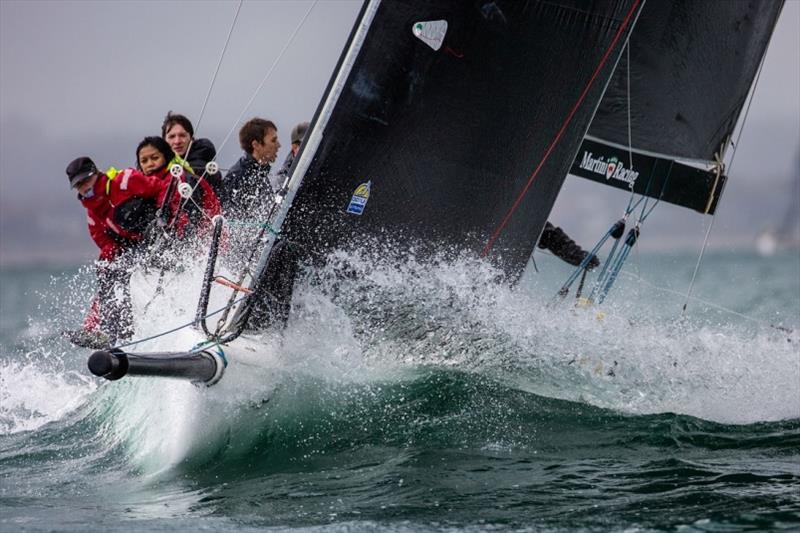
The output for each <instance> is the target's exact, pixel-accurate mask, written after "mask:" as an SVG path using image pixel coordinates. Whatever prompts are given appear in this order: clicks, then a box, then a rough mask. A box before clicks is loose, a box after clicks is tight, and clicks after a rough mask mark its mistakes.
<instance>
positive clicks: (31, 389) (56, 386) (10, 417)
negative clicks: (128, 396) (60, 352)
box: [0, 353, 96, 435]
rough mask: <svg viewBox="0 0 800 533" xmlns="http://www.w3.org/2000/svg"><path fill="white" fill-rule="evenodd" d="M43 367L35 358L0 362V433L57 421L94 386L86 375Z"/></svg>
mask: <svg viewBox="0 0 800 533" xmlns="http://www.w3.org/2000/svg"><path fill="white" fill-rule="evenodd" d="M39 355H41V356H42V357H47V356H48V354H46V353H42V354H39ZM42 366H43V365H42V360H41V359H40V358H34V357H26V358H24V360H19V361H17V360H2V361H0V434H4V435H10V434H12V433H19V432H22V431H32V430H35V429H38V428H40V427H42V426H43V425H45V424H47V423H49V422H53V421H55V420H59V419H61V418H62V417H64V416H65V415H66V414H68V413H70V412H72V411H73V410H75V409H76V408H78V407H79V406H80V405H82V404H83V403H84V402H85V401H86V399H87V398H88V397H89V396H90V395H91V393H92V392H93V391H94V390H95V388H96V385H95V384H94V382H93V381H92V380H91V379H89V378H88V377H87V376H83V375H80V374H78V373H77V372H71V371H68V372H63V371H56V370H55V369H52V368H51V369H47V370H43V369H42Z"/></svg>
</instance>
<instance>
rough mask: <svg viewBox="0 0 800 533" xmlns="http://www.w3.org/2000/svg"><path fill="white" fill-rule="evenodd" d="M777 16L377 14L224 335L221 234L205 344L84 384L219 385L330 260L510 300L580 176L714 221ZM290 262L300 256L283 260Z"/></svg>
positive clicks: (139, 361) (467, 9) (574, 8)
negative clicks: (572, 178)
mask: <svg viewBox="0 0 800 533" xmlns="http://www.w3.org/2000/svg"><path fill="white" fill-rule="evenodd" d="M781 8H782V1H780V0H777V1H769V2H755V3H754V2H745V1H737V0H733V1H729V2H716V1H713V0H699V1H698V0H673V1H670V2H647V3H645V2H643V1H642V0H607V1H602V2H579V1H573V0H556V1H552V0H551V1H546V2H545V1H539V2H535V1H533V2H517V1H503V0H494V1H488V0H484V1H471V2H463V1H456V0H453V1H448V2H435V3H431V2H424V1H420V0H393V1H391V2H382V1H380V0H368V1H366V2H365V3H364V4H363V6H362V8H361V10H360V12H359V15H358V17H357V19H356V22H355V25H354V27H353V30H352V32H351V34H350V36H349V39H348V41H347V44H346V46H345V48H344V51H343V53H342V55H341V57H340V59H339V62H338V64H337V66H336V68H335V70H334V73H333V75H332V77H331V80H330V82H329V84H328V87H327V89H326V91H325V95H324V97H323V99H322V101H321V103H320V105H319V107H318V109H317V111H316V113H315V115H314V117H313V120H312V121H311V127H310V129H309V133H308V134H307V137H306V139H305V141H304V143H303V145H302V148H301V151H300V153H299V154H298V156H297V158H296V159H295V162H294V164H293V166H292V169H291V174H290V178H289V180H288V182H287V184H286V187H285V189H284V192H283V194H282V195H281V196H280V198H279V199H278V201H277V202H276V204H275V209H274V211H273V213H272V215H271V217H270V220H269V224H268V228H269V230H268V231H264V232H263V234H262V238H261V248H260V253H259V255H258V257H257V258H256V259H255V260H254V261H253V264H252V268H250V269H248V271H247V275H246V276H244V278H243V279H242V280H241V283H237V284H229V286H230V285H232V287H231V288H230V289H229V290H231V291H232V293H231V296H230V298H229V300H228V302H229V303H228V306H227V308H226V309H225V317H226V318H225V320H224V321H219V322H218V324H219V326H218V327H217V328H216V329H215V330H213V331H212V330H211V328H209V327H207V326H206V322H205V320H206V318H207V316H208V315H209V313H208V301H209V294H210V292H211V288H212V286H214V285H213V283H214V280H215V278H216V274H215V271H216V268H217V267H216V257H217V252H218V241H219V239H218V237H219V234H220V232H221V230H222V225H223V222H221V221H218V222H217V231H216V233H215V236H216V237H217V238H215V241H214V243H213V244H212V246H211V251H210V253H209V258H208V264H207V269H206V276H205V279H204V282H203V290H202V297H201V302H200V305H199V306H198V313H197V320H196V322H195V325H196V327H197V329H198V331H202V332H203V334H204V337H205V339H204V340H203V342H201V343H200V344H199V345H198V346H196V347H194V348H192V349H188V348H187V350H186V351H184V352H179V353H148V354H134V353H126V352H124V351H122V350H121V349H109V350H102V351H98V352H95V353H94V354H92V356H91V357H90V359H89V368H90V370H91V371H92V372H93V373H94V374H95V375H98V376H102V377H105V378H107V379H112V380H113V379H119V378H121V377H123V376H125V375H150V376H165V377H173V378H182V379H188V380H191V381H194V382H198V383H205V384H206V385H211V384H214V383H216V382H218V381H219V380H220V379H221V378H222V377H223V375H224V372H225V368H226V366H227V365H229V364H232V365H235V364H236V362H237V361H240V360H246V359H252V358H253V357H254V355H253V354H256V353H257V352H258V340H257V338H256V337H254V336H252V335H250V333H249V331H248V330H249V328H250V327H252V326H253V317H252V313H253V309H254V308H256V307H257V305H258V304H259V302H261V303H263V302H264V301H269V298H268V296H270V294H271V289H273V288H274V287H275V283H276V281H275V280H276V277H277V276H278V274H279V273H280V272H285V271H287V269H288V270H289V271H291V270H292V268H294V266H293V264H294V262H296V261H302V262H304V263H306V264H311V265H313V264H314V263H315V262H316V261H318V260H320V258H322V259H324V258H325V257H326V256H327V255H328V254H330V253H331V252H333V251H336V250H345V251H347V250H353V249H360V250H369V251H370V252H372V253H374V254H376V255H379V256H382V257H392V256H393V255H395V254H396V255H398V256H402V255H403V254H406V253H409V250H413V253H414V254H415V255H416V256H417V257H419V258H421V260H425V258H438V259H441V258H442V257H445V258H446V257H456V256H459V255H463V254H467V255H471V256H475V257H480V258H483V260H485V261H488V262H490V263H491V264H492V265H494V266H495V267H497V268H498V269H499V271H501V272H503V273H504V275H505V280H506V281H507V282H508V283H514V282H515V281H516V280H517V279H518V278H519V277H520V275H521V273H522V272H523V270H524V269H525V266H526V264H527V263H528V261H529V259H530V257H531V255H532V253H533V251H534V248H535V246H536V242H537V240H538V238H539V236H540V234H541V232H542V230H543V228H544V226H545V223H546V221H547V218H548V215H549V213H550V210H551V208H552V206H553V203H554V202H555V200H556V198H557V197H558V194H559V191H560V189H561V187H562V184H563V182H564V180H565V178H566V176H567V174H569V173H572V174H575V175H578V176H581V177H584V178H587V179H592V180H595V181H599V182H601V183H605V184H607V185H611V186H615V187H618V188H622V189H625V190H626V191H628V192H629V193H630V194H636V195H641V196H643V197H650V198H656V199H658V200H661V201H664V202H669V203H674V204H676V205H681V206H683V207H686V208H689V209H693V210H695V211H699V212H701V213H705V214H713V213H714V211H715V209H716V207H717V205H718V204H719V201H720V197H721V194H722V191H723V190H724V185H725V181H726V177H725V174H724V156H725V149H726V147H727V146H728V145H729V144H730V142H731V136H732V133H733V130H734V128H735V126H736V123H737V121H738V118H739V115H740V113H741V111H742V108H743V106H744V103H745V100H746V97H747V94H748V91H749V90H750V87H751V85H752V84H753V80H754V78H755V76H756V72H757V70H758V67H759V64H760V62H761V60H762V58H763V56H764V53H765V51H766V47H767V44H768V42H769V38H770V35H771V33H772V30H773V28H774V26H775V23H776V21H777V18H778V15H779V14H780V11H781ZM287 242H288V243H291V244H292V246H293V248H294V249H295V250H301V253H300V254H288V253H286V252H285V250H286V247H284V246H282V243H287ZM297 255H300V257H297ZM312 268H313V266H312ZM215 288H216V287H215ZM226 290H228V289H226ZM284 303H285V302H284Z"/></svg>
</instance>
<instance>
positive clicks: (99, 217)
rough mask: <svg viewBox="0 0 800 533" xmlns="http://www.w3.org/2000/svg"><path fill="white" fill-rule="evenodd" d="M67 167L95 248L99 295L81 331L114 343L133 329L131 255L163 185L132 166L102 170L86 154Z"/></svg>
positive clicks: (80, 339) (159, 202)
mask: <svg viewBox="0 0 800 533" xmlns="http://www.w3.org/2000/svg"><path fill="white" fill-rule="evenodd" d="M66 172H67V177H68V179H69V184H70V187H72V188H73V189H75V190H76V191H77V192H78V200H80V202H81V204H82V205H83V207H85V208H86V212H87V221H88V224H89V234H90V235H91V236H92V239H93V240H94V242H95V243H96V244H97V247H98V248H100V257H99V259H98V261H97V268H96V274H97V281H98V289H99V290H98V296H97V297H96V298H95V299H94V302H93V303H92V306H91V310H90V312H89V315H88V316H87V318H86V320H85V321H84V324H83V331H84V332H86V333H92V332H96V333H98V335H97V336H96V339H95V340H96V341H98V342H96V344H100V345H103V344H108V343H114V342H115V341H118V340H121V339H125V338H128V337H130V336H131V335H132V334H133V313H132V310H131V302H130V288H129V282H130V275H131V272H130V266H131V262H132V255H133V254H134V253H135V252H136V251H137V248H138V246H139V245H140V244H141V243H142V242H143V240H144V238H145V233H146V230H147V227H148V226H149V225H150V223H151V222H153V221H154V219H155V213H156V211H157V209H158V207H159V206H161V205H162V203H163V202H164V199H165V196H166V192H167V186H166V183H162V182H160V181H159V180H157V179H155V178H152V177H149V176H145V175H144V174H142V173H141V172H139V171H138V170H136V169H133V168H129V169H126V170H124V171H122V172H120V171H117V170H116V169H111V170H108V171H106V172H101V171H100V170H98V168H97V166H96V165H95V164H94V161H92V160H91V159H90V158H89V157H79V158H77V159H75V160H73V161H72V162H71V163H70V164H69V165H68V166H67V169H66ZM71 338H72V337H71ZM73 342H76V343H77V344H82V345H90V346H91V345H92V342H95V341H92V340H88V341H87V339H86V338H83V337H80V335H79V336H78V338H77V339H76V338H73Z"/></svg>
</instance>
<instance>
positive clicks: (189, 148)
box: [161, 111, 222, 196]
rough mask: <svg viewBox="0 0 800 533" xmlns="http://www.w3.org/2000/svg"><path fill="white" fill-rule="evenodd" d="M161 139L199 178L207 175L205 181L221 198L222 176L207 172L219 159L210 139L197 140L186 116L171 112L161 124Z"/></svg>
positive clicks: (217, 173)
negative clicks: (211, 164)
mask: <svg viewBox="0 0 800 533" xmlns="http://www.w3.org/2000/svg"><path fill="white" fill-rule="evenodd" d="M161 137H163V138H164V140H165V141H167V143H169V146H170V148H172V151H173V152H175V155H177V156H178V157H180V158H182V159H183V160H184V161H186V162H187V163H189V166H191V167H192V170H193V171H194V174H195V175H197V176H203V175H205V178H204V179H205V180H206V181H208V184H209V185H211V188H212V189H214V192H215V193H216V194H217V196H219V193H220V188H221V186H222V175H221V174H220V173H219V171H217V172H214V173H209V172H206V164H207V163H208V162H209V161H213V160H214V158H215V157H217V149H216V148H215V147H214V143H212V142H211V141H210V140H208V139H195V138H194V126H192V122H191V121H190V120H189V119H188V118H186V117H185V116H184V115H180V114H178V113H173V112H172V111H169V112H168V113H167V116H166V117H164V122H163V123H162V124H161Z"/></svg>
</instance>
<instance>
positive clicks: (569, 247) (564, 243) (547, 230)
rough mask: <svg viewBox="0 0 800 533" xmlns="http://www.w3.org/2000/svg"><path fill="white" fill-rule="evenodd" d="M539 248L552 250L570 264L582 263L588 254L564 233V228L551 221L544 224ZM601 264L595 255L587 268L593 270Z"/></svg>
mask: <svg viewBox="0 0 800 533" xmlns="http://www.w3.org/2000/svg"><path fill="white" fill-rule="evenodd" d="M539 248H543V249H547V250H550V251H551V252H553V254H554V255H555V256H556V257H558V258H559V259H561V260H562V261H566V262H567V263H569V264H570V265H575V266H578V265H580V264H581V261H583V259H584V258H585V257H586V255H587V254H588V252H587V251H586V250H584V249H583V248H581V247H580V246H578V245H577V244H575V241H573V240H572V239H570V238H569V236H568V235H567V234H566V233H564V230H562V229H561V228H558V227H556V226H553V225H552V224H551V223H549V222H548V223H547V224H545V226H544V231H543V232H542V237H541V238H540V239H539ZM599 265H600V260H599V259H597V257H596V256H594V257H592V259H591V260H590V261H589V263H588V264H587V265H586V268H587V269H588V270H592V269H593V268H595V267H597V266H599Z"/></svg>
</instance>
